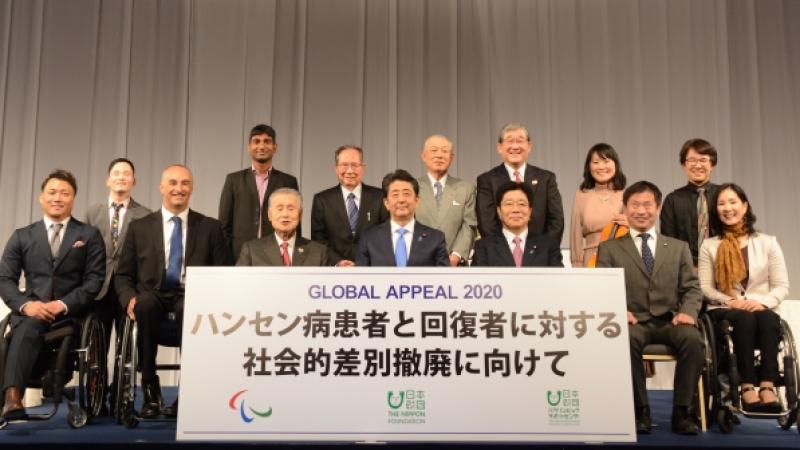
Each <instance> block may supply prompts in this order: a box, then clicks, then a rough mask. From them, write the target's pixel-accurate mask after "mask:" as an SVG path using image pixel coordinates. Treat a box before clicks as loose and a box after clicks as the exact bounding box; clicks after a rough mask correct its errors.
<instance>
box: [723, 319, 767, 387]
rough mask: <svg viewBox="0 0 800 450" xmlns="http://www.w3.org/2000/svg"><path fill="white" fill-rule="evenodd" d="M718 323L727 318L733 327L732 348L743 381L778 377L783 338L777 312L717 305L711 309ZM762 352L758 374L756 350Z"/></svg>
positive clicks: (751, 381)
mask: <svg viewBox="0 0 800 450" xmlns="http://www.w3.org/2000/svg"><path fill="white" fill-rule="evenodd" d="M708 314H709V315H711V318H713V319H714V321H715V322H719V321H722V320H727V321H728V322H730V324H731V326H732V327H733V333H732V337H733V351H734V353H736V365H737V368H738V369H739V376H740V377H741V380H742V383H750V384H758V381H771V382H773V383H774V382H776V381H777V380H778V344H779V343H780V341H781V319H780V316H778V315H777V314H776V313H775V312H774V311H772V310H770V309H765V310H763V311H756V312H750V311H744V310H741V309H728V308H718V309H712V310H711V311H709V312H708ZM756 347H758V349H759V350H760V351H761V370H760V373H759V376H756V369H755V354H754V353H755V349H756Z"/></svg>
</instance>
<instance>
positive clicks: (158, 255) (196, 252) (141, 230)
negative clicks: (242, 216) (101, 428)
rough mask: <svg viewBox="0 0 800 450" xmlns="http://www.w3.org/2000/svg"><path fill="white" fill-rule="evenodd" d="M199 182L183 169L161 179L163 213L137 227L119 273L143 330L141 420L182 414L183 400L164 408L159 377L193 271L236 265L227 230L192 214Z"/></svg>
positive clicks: (127, 303) (122, 292)
mask: <svg viewBox="0 0 800 450" xmlns="http://www.w3.org/2000/svg"><path fill="white" fill-rule="evenodd" d="M193 187H194V181H193V178H192V172H191V171H190V170H189V169H188V168H187V167H186V166H182V165H172V166H169V167H167V168H166V169H165V170H164V172H163V173H162V175H161V184H160V186H159V189H160V191H161V197H162V205H161V209H159V210H158V211H156V212H154V213H152V214H148V215H147V216H145V217H143V218H141V219H139V220H136V221H134V222H131V224H130V227H129V229H128V236H127V237H126V238H125V244H124V246H123V249H122V255H121V256H120V262H119V266H118V267H117V277H116V279H115V287H116V289H117V297H118V298H119V301H120V303H121V305H122V307H123V308H124V309H125V311H126V313H127V314H128V316H129V317H130V318H131V319H133V320H135V321H136V323H137V329H138V340H139V361H140V365H141V371H142V390H143V391H144V403H143V404H142V410H141V412H140V414H141V416H142V417H144V418H153V417H156V416H158V415H159V414H164V415H166V416H174V415H175V414H177V407H178V404H177V400H176V401H175V403H173V404H172V406H169V407H166V408H164V407H163V400H162V397H161V387H160V385H159V381H158V376H157V375H156V354H157V352H158V335H159V329H160V326H161V323H162V322H163V321H165V320H166V319H167V314H169V313H175V315H176V316H177V318H178V321H179V324H180V323H182V321H183V295H184V288H185V285H186V267H187V266H228V265H233V255H232V254H231V249H230V247H229V246H228V245H227V244H226V240H225V235H224V234H223V231H222V224H221V223H220V222H219V221H218V220H216V219H212V218H210V217H206V216H204V215H202V214H200V213H198V212H195V211H192V210H191V209H189V198H190V197H191V196H192V190H193Z"/></svg>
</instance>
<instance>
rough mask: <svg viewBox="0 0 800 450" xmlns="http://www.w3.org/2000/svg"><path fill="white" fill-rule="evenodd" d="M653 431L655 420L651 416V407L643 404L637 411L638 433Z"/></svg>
mask: <svg viewBox="0 0 800 450" xmlns="http://www.w3.org/2000/svg"><path fill="white" fill-rule="evenodd" d="M651 431H653V420H652V419H651V418H650V407H649V406H642V407H641V408H639V409H638V410H637V411H636V434H650V432H651Z"/></svg>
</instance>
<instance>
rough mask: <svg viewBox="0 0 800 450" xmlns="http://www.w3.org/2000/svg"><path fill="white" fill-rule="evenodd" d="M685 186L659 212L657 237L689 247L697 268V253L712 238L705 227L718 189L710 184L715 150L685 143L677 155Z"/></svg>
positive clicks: (697, 142) (700, 143) (695, 142)
mask: <svg viewBox="0 0 800 450" xmlns="http://www.w3.org/2000/svg"><path fill="white" fill-rule="evenodd" d="M680 161H681V165H682V166H683V171H684V172H686V176H687V178H688V180H689V181H688V183H687V184H686V186H683V187H681V188H678V189H676V190H674V191H672V192H671V193H670V194H669V195H667V197H666V198H665V199H664V205H663V206H662V208H661V234H663V235H665V236H670V237H674V238H676V239H680V240H682V241H685V242H688V243H689V250H691V252H692V260H693V261H694V265H695V267H697V251H698V249H699V248H700V246H701V245H702V244H703V240H704V239H705V238H708V237H711V236H713V235H714V234H713V233H712V232H711V230H710V229H709V226H708V217H709V216H708V211H709V202H710V201H711V199H712V198H714V195H715V194H716V192H717V190H719V186H718V185H716V184H713V183H711V181H710V180H711V173H712V172H713V171H714V167H715V166H716V165H717V149H715V148H714V146H713V145H711V144H710V143H709V142H708V141H706V140H703V139H689V140H688V141H686V143H685V144H683V147H681V152H680Z"/></svg>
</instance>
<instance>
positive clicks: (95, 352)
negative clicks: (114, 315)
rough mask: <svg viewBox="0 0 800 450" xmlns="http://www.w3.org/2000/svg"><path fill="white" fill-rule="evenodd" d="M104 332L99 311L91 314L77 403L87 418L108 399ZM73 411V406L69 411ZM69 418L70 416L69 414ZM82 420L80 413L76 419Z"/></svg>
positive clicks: (81, 357) (83, 333) (85, 323)
mask: <svg viewBox="0 0 800 450" xmlns="http://www.w3.org/2000/svg"><path fill="white" fill-rule="evenodd" d="M103 336H104V333H103V324H102V323H100V321H99V320H98V319H97V316H96V315H94V314H89V315H88V316H87V317H86V318H85V319H84V321H83V327H82V330H81V347H80V351H79V353H80V354H79V357H78V404H79V405H80V407H81V409H82V410H83V413H84V415H86V419H85V420H86V421H87V422H88V421H89V420H91V419H92V418H93V417H97V416H98V415H100V410H101V408H102V407H103V403H104V402H105V391H106V348H105V341H104V338H103ZM72 413H73V411H72V410H70V414H72ZM67 419H68V420H69V415H68V417H67ZM82 420H83V418H82V417H80V414H78V415H77V416H76V423H80V422H81V421H82ZM70 425H72V421H71V420H70ZM84 425H85V423H84Z"/></svg>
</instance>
